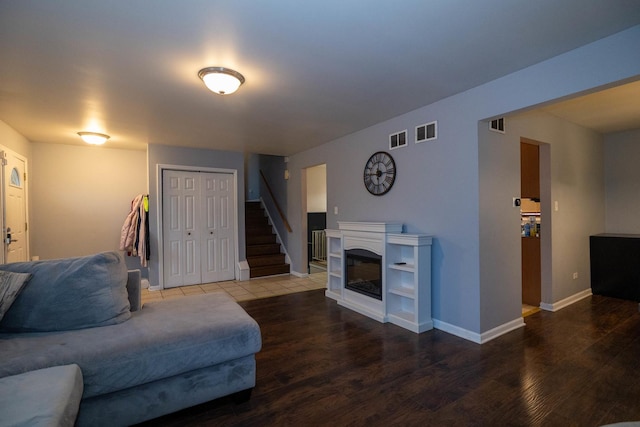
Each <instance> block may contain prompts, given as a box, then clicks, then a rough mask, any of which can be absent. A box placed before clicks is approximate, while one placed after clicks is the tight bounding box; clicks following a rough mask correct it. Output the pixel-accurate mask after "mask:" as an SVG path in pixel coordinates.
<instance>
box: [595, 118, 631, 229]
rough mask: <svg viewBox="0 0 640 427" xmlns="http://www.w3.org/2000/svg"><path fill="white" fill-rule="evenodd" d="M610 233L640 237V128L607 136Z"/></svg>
mask: <svg viewBox="0 0 640 427" xmlns="http://www.w3.org/2000/svg"><path fill="white" fill-rule="evenodd" d="M604 153H605V185H606V191H607V196H606V227H605V231H606V232H607V233H623V234H627V233H631V234H640V129H636V130H633V131H628V132H619V133H614V134H609V135H606V136H605V143H604Z"/></svg>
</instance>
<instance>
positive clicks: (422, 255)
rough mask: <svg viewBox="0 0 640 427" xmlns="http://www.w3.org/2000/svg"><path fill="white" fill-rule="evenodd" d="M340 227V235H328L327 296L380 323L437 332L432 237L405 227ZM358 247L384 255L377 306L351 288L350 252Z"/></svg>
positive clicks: (417, 331) (342, 225) (388, 225)
mask: <svg viewBox="0 0 640 427" xmlns="http://www.w3.org/2000/svg"><path fill="white" fill-rule="evenodd" d="M339 225H340V227H341V229H340V230H326V236H327V248H328V250H327V273H328V274H327V290H326V292H325V295H326V296H327V297H329V298H332V299H334V300H336V301H337V302H338V304H340V305H342V306H345V307H347V308H350V309H352V310H355V311H357V312H359V313H361V314H364V315H366V316H369V317H371V318H373V319H376V320H378V321H380V322H390V323H393V324H396V325H398V326H401V327H403V328H405V329H408V330H410V331H413V332H416V333H421V332H424V331H427V330H429V329H432V328H433V321H432V319H431V243H432V237H431V236H427V235H417V234H405V233H400V232H399V231H401V228H402V227H401V226H400V227H398V226H397V225H396V224H385V223H339ZM391 230H393V231H391ZM389 231H391V232H389ZM396 231H398V233H396ZM345 242H346V243H345ZM356 247H364V248H367V249H368V250H372V251H373V252H374V253H378V254H379V255H381V256H382V277H383V291H382V301H377V302H375V301H373V299H372V298H368V297H365V296H362V295H359V294H354V293H353V292H351V291H350V290H348V289H346V288H345V285H344V284H345V277H344V276H345V255H344V254H345V250H347V249H353V248H356Z"/></svg>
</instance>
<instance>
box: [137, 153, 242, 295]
mask: <svg viewBox="0 0 640 427" xmlns="http://www.w3.org/2000/svg"><path fill="white" fill-rule="evenodd" d="M147 161H148V169H149V197H150V205H151V206H152V207H151V208H150V210H149V229H150V230H149V234H150V236H151V259H150V261H149V282H150V284H151V286H158V285H159V284H160V283H159V271H160V268H162V266H161V265H159V258H158V220H159V213H158V204H157V203H158V200H159V199H158V197H159V195H158V184H157V183H158V176H157V174H158V165H159V164H162V165H175V166H189V167H204V168H220V169H233V170H237V171H238V172H237V177H238V182H237V188H236V197H237V206H238V215H237V220H238V224H237V225H238V234H239V236H238V242H237V245H238V252H239V258H238V260H236V261H242V260H245V259H246V255H245V254H246V250H245V233H244V202H245V197H244V188H245V186H244V177H245V174H244V155H243V154H242V153H238V152H231V151H217V150H203V149H197V148H183V147H173V146H168V145H157V144H149V148H148V160H147Z"/></svg>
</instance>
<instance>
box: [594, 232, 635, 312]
mask: <svg viewBox="0 0 640 427" xmlns="http://www.w3.org/2000/svg"><path fill="white" fill-rule="evenodd" d="M589 250H590V252H591V292H593V293H594V294H596V295H604V296H608V297H614V298H622V299H626V300H632V301H639V302H640V235H637V234H598V235H595V236H590V238H589Z"/></svg>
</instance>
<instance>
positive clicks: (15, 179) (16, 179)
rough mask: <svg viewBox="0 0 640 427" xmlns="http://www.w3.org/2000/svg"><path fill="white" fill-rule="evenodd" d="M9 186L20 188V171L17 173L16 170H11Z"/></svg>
mask: <svg viewBox="0 0 640 427" xmlns="http://www.w3.org/2000/svg"><path fill="white" fill-rule="evenodd" d="M11 185H13V186H14V187H18V188H22V180H21V179H20V171H18V168H13V169H12V170H11Z"/></svg>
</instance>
